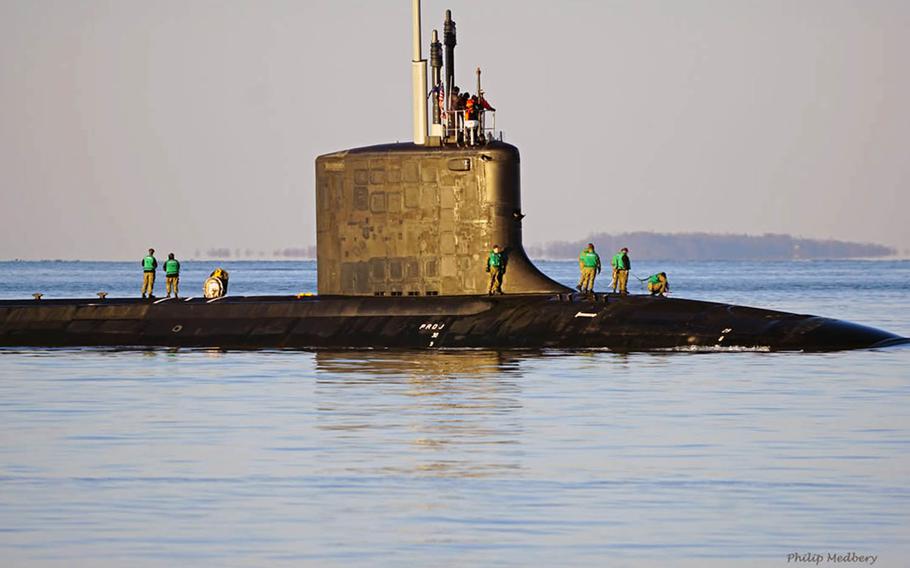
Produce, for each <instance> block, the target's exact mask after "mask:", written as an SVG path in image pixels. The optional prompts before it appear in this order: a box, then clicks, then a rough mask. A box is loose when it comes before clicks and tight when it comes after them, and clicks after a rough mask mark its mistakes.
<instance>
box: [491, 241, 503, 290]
mask: <svg viewBox="0 0 910 568" xmlns="http://www.w3.org/2000/svg"><path fill="white" fill-rule="evenodd" d="M487 272H489V273H490V288H489V292H488V293H489V294H490V295H491V296H492V295H493V292H496V293H497V294H502V274H503V272H505V259H504V258H503V257H502V251H501V250H500V248H499V245H493V250H492V251H490V256H489V257H487Z"/></svg>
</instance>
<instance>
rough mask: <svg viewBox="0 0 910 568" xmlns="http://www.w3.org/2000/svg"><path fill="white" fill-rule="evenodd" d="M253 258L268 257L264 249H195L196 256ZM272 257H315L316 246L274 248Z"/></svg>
mask: <svg viewBox="0 0 910 568" xmlns="http://www.w3.org/2000/svg"><path fill="white" fill-rule="evenodd" d="M203 257H204V258H236V259H242V258H253V259H264V258H268V255H267V254H266V253H265V251H261V250H253V249H239V248H238V249H229V248H225V247H221V248H210V249H206V250H205V251H204V252H203V251H200V250H197V251H196V258H203ZM272 257H273V258H316V247H315V246H308V247H289V248H283V249H275V250H274V251H273V252H272Z"/></svg>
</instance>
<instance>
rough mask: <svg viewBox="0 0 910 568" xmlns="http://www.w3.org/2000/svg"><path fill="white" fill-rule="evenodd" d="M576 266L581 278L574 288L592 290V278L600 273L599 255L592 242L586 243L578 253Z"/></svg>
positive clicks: (581, 290) (585, 290) (583, 290)
mask: <svg viewBox="0 0 910 568" xmlns="http://www.w3.org/2000/svg"><path fill="white" fill-rule="evenodd" d="M578 268H579V269H580V270H581V280H580V281H579V282H578V286H576V287H575V289H576V290H578V291H579V292H593V291H594V279H595V278H596V277H597V275H598V274H600V255H598V254H597V253H596V252H594V243H588V246H586V247H585V249H584V250H583V251H581V254H579V255H578Z"/></svg>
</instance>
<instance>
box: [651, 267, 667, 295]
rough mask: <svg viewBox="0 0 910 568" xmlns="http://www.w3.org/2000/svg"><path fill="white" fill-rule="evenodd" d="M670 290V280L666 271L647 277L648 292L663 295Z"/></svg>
mask: <svg viewBox="0 0 910 568" xmlns="http://www.w3.org/2000/svg"><path fill="white" fill-rule="evenodd" d="M669 291H670V282H669V281H667V273H666V272H658V273H657V274H652V275H651V276H649V277H648V292H651V295H652V296H663V295H664V294H666V293H668V292H669Z"/></svg>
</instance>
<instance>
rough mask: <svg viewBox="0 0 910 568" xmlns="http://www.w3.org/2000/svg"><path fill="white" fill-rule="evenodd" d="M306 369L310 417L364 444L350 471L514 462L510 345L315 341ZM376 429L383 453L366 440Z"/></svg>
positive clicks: (452, 473) (516, 441)
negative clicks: (411, 346)
mask: <svg viewBox="0 0 910 568" xmlns="http://www.w3.org/2000/svg"><path fill="white" fill-rule="evenodd" d="M316 370H317V378H316V391H315V393H316V396H317V400H318V407H317V410H318V413H317V416H316V418H317V425H318V427H319V428H320V429H322V430H325V431H327V432H330V433H331V434H332V435H333V436H334V437H336V438H337V440H338V442H339V444H342V443H343V444H345V445H351V444H353V445H355V446H356V447H357V448H359V451H362V452H364V454H365V456H364V460H362V462H361V463H360V464H359V465H358V467H357V468H356V469H357V473H382V474H392V473H417V474H421V475H431V476H440V477H482V476H490V475H495V474H505V473H507V472H509V471H515V470H518V469H520V468H521V465H520V457H521V448H520V439H521V434H522V427H521V420H520V417H519V415H518V414H517V411H518V410H520V408H521V402H520V396H521V390H520V386H519V384H520V383H519V381H520V378H521V370H520V359H519V357H518V356H516V355H514V354H512V355H510V354H506V353H500V352H496V351H480V350H477V351H475V350H471V351H441V352H440V351H437V352H402V351H362V352H360V351H346V352H323V351H320V352H317V353H316ZM377 394H378V395H380V396H378V397H377ZM377 435H380V436H382V437H383V441H384V443H385V444H391V445H392V447H394V448H395V450H394V451H393V452H392V453H391V454H390V453H389V447H386V448H384V449H383V451H381V452H373V451H372V450H371V448H372V447H374V446H375V444H376V436H377ZM405 456H407V457H406V459H404V460H402V458H404V457H405ZM402 462H404V465H403V464H402Z"/></svg>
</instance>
